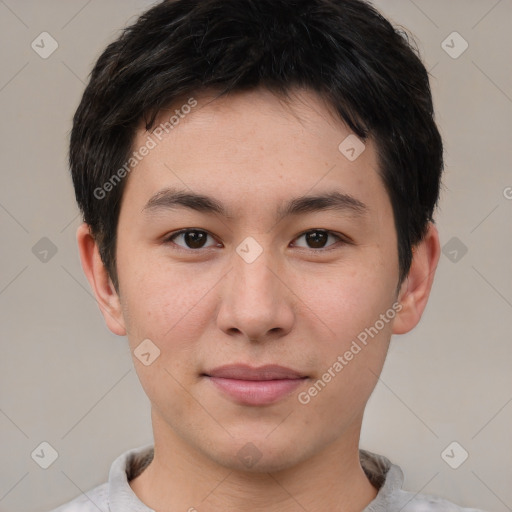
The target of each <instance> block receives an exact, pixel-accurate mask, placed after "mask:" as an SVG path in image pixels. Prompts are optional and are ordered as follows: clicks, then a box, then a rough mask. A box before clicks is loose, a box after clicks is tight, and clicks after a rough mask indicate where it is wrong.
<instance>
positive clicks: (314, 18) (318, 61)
mask: <svg viewBox="0 0 512 512" xmlns="http://www.w3.org/2000/svg"><path fill="white" fill-rule="evenodd" d="M411 40H412V41H414V40H413V38H412V37H411V36H409V35H408V34H407V33H406V32H405V31H404V30H403V29H401V28H395V27H393V26H392V24H391V23H390V22H389V21H387V20H386V19H385V18H384V17H383V16H382V15H381V14H380V13H379V12H378V11H377V10H376V9H375V8H374V7H373V6H372V5H370V4H369V3H368V2H366V1H363V0H170V1H169V0H167V1H163V2H160V3H158V4H157V5H155V6H154V7H152V8H151V9H149V10H147V11H146V12H144V13H143V14H142V15H141V16H140V17H139V18H138V19H137V21H136V22H135V23H133V24H132V25H130V26H128V27H126V28H124V29H122V32H121V35H120V36H119V37H118V39H117V40H115V41H114V42H112V43H110V44H109V45H108V46H107V48H106V49H105V50H104V51H103V53H102V54H101V55H100V57H99V58H98V60H97V62H96V64H95V65H94V68H93V70H92V72H91V74H90V78H89V82H88V84H87V86H86V89H85V91H84V94H83V97H82V99H81V102H80V104H79V106H78V108H77V110H76V112H75V115H74V118H73V127H72V131H71V137H70V148H69V163H70V169H71V173H72V178H73V184H74V188H75V195H76V199H77V202H78V205H79V207H80V209H81V211H82V214H83V220H84V221H85V222H86V223H87V224H88V225H89V226H90V229H91V233H92V234H93V236H94V238H95V240H96V241H97V243H98V246H99V251H100V254H101V258H102V261H103V263H104V264H105V267H106V269H107V271H108V273H109V276H110V277H111V279H112V281H113V283H114V286H115V287H116V290H118V291H119V288H118V278H117V272H116V257H115V251H116V232H117V225H118V218H119V211H120V204H121V198H122V194H123V188H124V184H125V182H126V180H125V179H124V180H120V183H116V184H114V185H115V186H109V187H108V191H107V189H106V188H104V184H106V183H107V182H109V180H110V183H111V182H112V181H111V178H112V176H113V175H114V174H115V173H116V171H118V170H120V169H122V168H123V166H124V168H125V169H126V162H127V161H128V160H129V158H130V154H131V152H132V151H133V148H132V145H133V141H134V137H135V134H136V131H137V129H138V127H139V126H141V124H142V123H143V124H142V126H145V128H146V130H148V131H149V130H151V129H152V128H153V126H154V124H155V119H156V117H157V116H158V115H159V114H160V113H161V112H163V111H164V110H165V109H167V108H170V107H171V105H173V104H175V103H176V101H177V100H178V99H180V98H184V97H185V98H186V97H187V95H188V96H191V95H193V94H200V93H201V92H211V91H214V92H215V93H216V94H218V97H220V96H223V95H226V94H229V93H230V92H241V91H250V90H253V89H256V88H266V89H268V90H270V91H272V92H273V93H275V94H276V95H277V96H279V97H280V98H284V99H286V98H289V94H290V92H292V91H294V90H296V89H297V88H299V89H300V88H304V89H306V90H311V91H314V92H316V93H317V94H318V95H319V96H320V97H321V98H323V99H324V100H325V101H326V104H327V105H329V106H330V107H331V108H332V111H333V113H334V115H335V116H336V117H337V118H339V119H340V120H341V121H343V122H345V123H346V125H347V126H348V127H349V128H350V130H352V131H353V133H354V134H355V135H357V136H358V137H359V138H360V139H361V140H362V141H365V140H367V139H368V138H369V137H371V138H372V140H374V141H375V145H376V149H377V154H378V159H379V174H380V176H381V178H382V180H383V183H384V186H385V188H386V191H387V193H388V195H389V197H390V200H391V204H392V207H393V215H394V222H395V227H396V231H397V238H398V265H399V276H400V277H399V284H400V283H401V282H402V281H403V279H404V278H405V277H406V276H407V274H408V272H409V269H410V265H411V261H412V249H413V247H414V245H416V244H417V243H419V242H420V241H421V240H422V238H423V237H424V236H425V234H426V231H427V228H428V223H429V222H430V221H432V222H433V218H432V215H433V212H434V209H435V207H436V205H437V202H438V199H439V191H440V182H441V174H442V170H443V145H442V140H441V136H440V134H439V131H438V128H437V126H436V123H435V120H434V110H433V103H432V95H431V90H430V84H429V76H428V72H427V70H426V69H425V66H424V65H423V63H422V62H421V59H420V56H419V52H418V50H417V48H416V46H415V45H413V44H412V43H411ZM340 142H341V141H340ZM125 174H126V173H122V174H118V177H119V176H121V175H122V176H124V175H125ZM98 191H101V193H98Z"/></svg>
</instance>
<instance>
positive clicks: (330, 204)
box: [143, 188, 368, 219]
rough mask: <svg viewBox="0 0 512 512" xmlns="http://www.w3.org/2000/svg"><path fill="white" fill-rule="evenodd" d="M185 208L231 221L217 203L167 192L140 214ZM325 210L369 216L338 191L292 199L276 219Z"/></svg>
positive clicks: (154, 198) (201, 196)
mask: <svg viewBox="0 0 512 512" xmlns="http://www.w3.org/2000/svg"><path fill="white" fill-rule="evenodd" d="M176 208H188V209H191V210H195V211H198V212H202V213H215V214H219V215H222V216H223V217H225V218H227V219H232V218H234V216H233V215H231V214H229V212H228V209H227V208H226V207H225V206H224V205H223V204H222V203H221V202H220V201H218V200H217V199H215V198H213V197H210V196H207V195H204V194H198V193H196V192H191V191H186V190H179V189H174V188H166V189H163V190H160V191H159V192H157V193H156V194H154V195H153V196H152V197H151V198H150V199H149V201H148V202H147V203H146V205H145V206H144V208H143V211H144V210H146V211H148V212H156V211H158V210H167V209H171V210H172V209H176ZM324 210H335V211H338V212H341V213H346V214H352V215H355V216H358V217H362V216H365V215H367V214H368V207H367V206H366V205H365V204H364V203H363V202H361V201H360V200H359V199H356V198H355V197H353V196H351V195H349V194H345V193H342V192H338V191H329V192H326V193H323V194H316V195H310V196H300V197H295V198H292V199H291V200H289V201H288V202H286V203H285V204H284V205H282V206H281V207H279V208H278V210H277V212H276V218H277V219H281V218H283V217H288V216H292V215H303V214H305V213H314V212H319V211H324Z"/></svg>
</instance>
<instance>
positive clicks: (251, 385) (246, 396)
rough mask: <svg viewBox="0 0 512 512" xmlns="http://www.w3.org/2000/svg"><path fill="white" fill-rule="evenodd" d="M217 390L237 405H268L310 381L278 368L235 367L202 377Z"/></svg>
mask: <svg viewBox="0 0 512 512" xmlns="http://www.w3.org/2000/svg"><path fill="white" fill-rule="evenodd" d="M202 377H205V378H206V379H208V381H209V382H211V383H212V384H213V385H214V386H215V388H216V389H217V390H219V391H220V392H221V393H222V394H223V395H225V396H227V397H228V398H230V399H231V400H233V401H234V402H236V403H238V404H240V405H253V406H257V405H269V404H272V403H275V402H277V401H279V400H281V399H283V398H284V397H286V396H287V395H289V394H290V393H291V392H292V391H294V390H295V389H297V388H298V387H299V386H300V385H302V384H303V383H304V381H306V380H307V379H308V378H309V377H308V376H307V375H304V374H302V373H300V372H298V371H296V370H293V369H291V368H286V367H284V366H280V365H265V366H260V367H258V368H254V367H251V366H248V365H242V364H236V365H225V366H221V367H218V368H214V369H212V370H209V371H207V372H205V373H203V374H202Z"/></svg>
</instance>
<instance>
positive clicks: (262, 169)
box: [125, 89, 387, 211]
mask: <svg viewBox="0 0 512 512" xmlns="http://www.w3.org/2000/svg"><path fill="white" fill-rule="evenodd" d="M332 112H333V109H332V108H331V107H330V106H329V105H327V104H326V102H325V101H324V100H323V99H322V98H321V97H319V96H318V95H317V94H316V93H314V92H312V91H309V90H307V91H306V90H296V91H295V92H294V93H293V94H292V95H291V96H290V98H289V99H288V100H287V101H285V100H284V99H283V98H281V97H278V96H276V95H275V94H273V93H271V92H270V91H268V90H265V89H257V90H253V91H249V92H237V93H235V94H230V95H227V96H222V97H215V96H214V95H213V94H210V95H209V94H205V93H203V94H202V95H195V96H194V95H192V96H186V97H182V98H180V100H179V101H176V102H175V103H174V104H173V106H172V108H170V109H167V110H165V111H162V112H161V113H160V114H159V116H158V117H157V119H156V122H155V125H154V126H153V127H152V130H151V131H150V132H146V131H145V130H143V129H142V128H139V130H138V131H137V134H136V137H135V140H134V144H133V149H134V150H137V148H141V147H142V146H144V145H145V144H147V141H148V140H150V139H151V140H152V141H153V143H152V144H151V146H152V149H151V150H150V151H149V152H148V154H147V155H146V156H144V158H143V159H141V161H140V162H139V163H138V164H137V169H136V171H135V172H132V173H131V174H130V176H129V180H128V184H127V189H126V190H125V194H136V195H138V196H144V197H145V198H146V201H147V200H148V199H149V198H150V197H151V196H153V195H154V194H156V193H158V192H159V191H160V190H162V189H163V188H165V187H166V186H170V187H174V186H176V185H179V186H180V188H182V189H186V188H188V189H190V190H193V191H194V192H197V193H203V194H207V195H210V196H211V195H215V197H217V198H219V199H220V200H222V201H223V202H225V203H226V204H229V205H231V206H233V209H235V210H237V211H243V209H244V207H245V208H249V207H250V206H254V204H253V202H256V201H262V200H265V201H266V202H267V203H268V204H270V203H271V202H273V201H275V202H276V203H278V202H280V201H283V200H284V198H285V197H290V196H295V197H297V196H302V195H305V194H306V193H307V192H308V191H311V192H315V191H317V190H318V191H319V190H322V191H324V192H325V191H326V190H329V189H333V190H337V191H339V192H341V193H344V194H347V195H350V196H354V197H356V198H357V199H358V200H359V201H361V202H363V203H365V204H368V205H369V206H370V209H372V208H374V209H375V208H377V206H376V205H375V203H376V202H378V201H379V199H380V201H381V202H385V201H386V199H387V194H386V193H385V189H384V185H383V183H382V181H381V179H380V176H379V173H378V163H377V157H376V152H375V149H374V143H373V141H372V140H371V139H369V140H367V141H365V143H364V144H363V143H362V141H360V140H359V139H357V138H356V137H355V135H354V134H352V133H351V131H350V130H349V128H348V127H347V126H346V125H345V124H344V123H343V122H342V121H341V120H339V119H337V118H336V117H335V116H334V115H333V113H332ZM347 149H348V153H347ZM354 155H355V157H356V158H354ZM349 157H350V158H349ZM372 204H373V206H372ZM381 206H385V205H381Z"/></svg>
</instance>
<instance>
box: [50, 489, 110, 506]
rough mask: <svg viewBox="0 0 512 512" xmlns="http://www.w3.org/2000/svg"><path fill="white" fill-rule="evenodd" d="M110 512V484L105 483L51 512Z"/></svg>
mask: <svg viewBox="0 0 512 512" xmlns="http://www.w3.org/2000/svg"><path fill="white" fill-rule="evenodd" d="M99 511H101V512H109V506H108V482H105V483H103V484H101V485H98V486H97V487H94V488H93V489H91V490H90V491H87V492H86V493H84V494H81V495H80V496H77V497H76V498H75V499H73V500H71V501H69V502H68V503H65V504H64V505H61V506H60V507H58V508H56V509H54V510H52V511H51V512H99Z"/></svg>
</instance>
